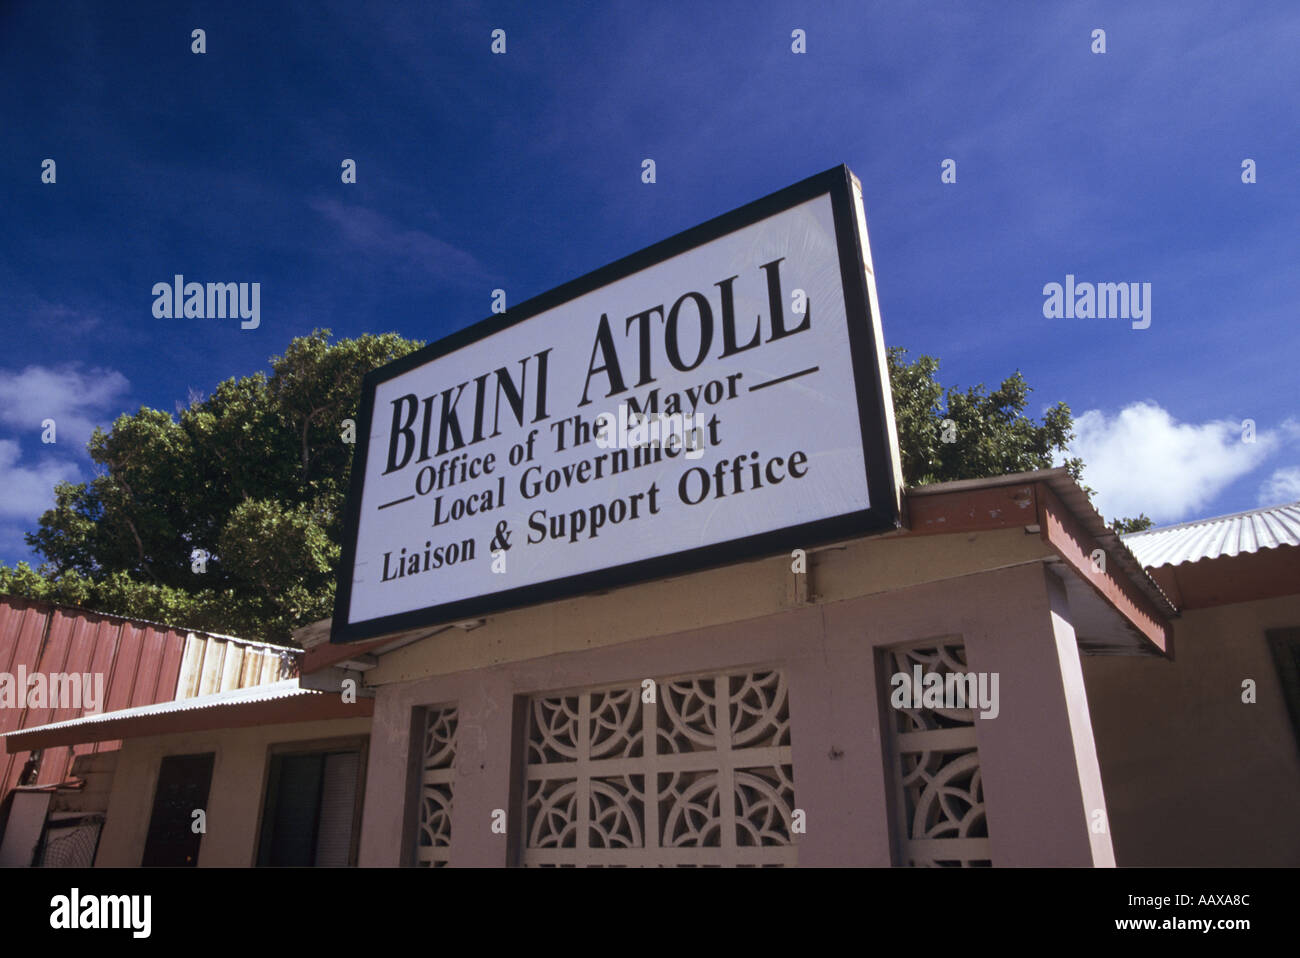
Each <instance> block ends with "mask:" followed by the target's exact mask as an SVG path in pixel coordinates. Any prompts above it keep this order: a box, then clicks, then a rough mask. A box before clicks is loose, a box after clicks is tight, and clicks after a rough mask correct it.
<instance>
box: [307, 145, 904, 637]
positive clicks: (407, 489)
mask: <svg viewBox="0 0 1300 958" xmlns="http://www.w3.org/2000/svg"><path fill="white" fill-rule="evenodd" d="M875 302H876V297H875V286H874V279H873V277H872V272H871V260H870V253H869V247H868V245H867V238H866V226H865V219H864V216H863V211H862V197H861V190H860V187H859V185H858V182H857V180H856V178H855V177H853V175H852V174H851V173H850V172H849V171H848V169H847V168H846V167H843V166H841V167H837V168H835V169H833V170H829V171H827V172H825V173H822V174H820V175H818V176H814V177H811V178H810V179H807V180H804V181H803V182H801V183H798V184H796V185H794V186H791V187H789V188H788V189H785V190H782V191H780V192H779V193H775V194H773V195H771V196H768V197H766V198H765V199H762V200H759V201H757V202H755V203H751V204H749V205H748V206H744V207H742V208H740V209H738V210H735V211H733V212H731V213H728V214H726V215H724V216H721V217H718V218H717V219H714V220H711V221H709V222H707V223H705V224H703V225H701V226H698V227H695V228H694V229H691V230H688V231H686V232H685V233H682V234H680V235H678V236H675V237H673V238H672V239H668V240H665V241H664V242H662V243H658V244H656V245H655V246H652V247H650V248H649V249H646V250H643V251H641V252H640V253H636V254H634V255H632V256H629V257H627V258H626V259H622V260H619V261H618V262H616V263H613V264H611V265H610V266H606V267H605V268H603V269H600V270H597V271H596V272H594V273H591V274H590V275H588V276H585V277H583V278H581V279H578V280H575V281H573V282H571V283H569V284H567V285H565V286H562V287H560V288H559V289H556V290H553V291H552V292H550V293H546V294H544V295H542V296H539V297H537V298H535V299H532V300H529V301H528V302H525V303H522V304H521V305H519V306H517V307H516V308H514V309H512V310H509V311H508V312H506V313H503V314H501V315H498V316H494V317H492V318H491V319H487V320H484V321H483V322H481V323H478V324H477V325H474V326H471V327H470V328H468V329H465V330H463V331H461V332H459V333H456V334H455V335H453V336H450V337H448V338H446V339H444V340H442V341H440V342H437V343H434V344H432V345H430V346H428V347H425V348H424V349H422V350H420V351H418V352H416V353H413V354H411V355H409V356H406V357H403V358H402V359H400V360H398V361H396V362H394V363H391V364H389V365H388V366H385V367H383V368H381V369H378V370H375V371H374V372H372V373H371V374H370V375H369V376H368V377H367V378H366V380H365V382H364V385H363V388H362V403H361V427H360V441H359V442H358V445H357V450H356V457H355V461H354V464H353V471H352V483H351V488H350V491H349V496H348V507H347V516H346V538H345V541H344V553H343V563H342V567H341V573H340V580H339V587H338V592H337V598H336V607H335V614H334V620H333V630H332V640H333V641H335V642H346V641H352V640H356V639H360V638H367V637H371V636H376V635H382V634H386V633H390V632H395V631H399V630H403V629H408V628H413V627H417V626H421V625H426V624H433V623H445V622H451V621H455V620H457V619H464V618H469V617H473V616H478V615H481V614H484V613H487V612H493V611H498V610H502V609H507V608H514V607H518V606H523V605H527V604H530V603H535V602H539V601H544V600H550V599H555V598H562V597H566V596H573V595H578V594H580V593H583V592H587V591H590V590H596V589H604V588H608V587H610V586H615V585H620V584H625V583H631V582H636V581H642V580H647V579H652V578H657V577H660V576H664V575H676V574H681V573H683V572H688V571H692V570H696V569H702V568H705V567H709V566H716V565H720V564H724V563H728V562H734V561H737V560H741V559H746V558H754V557H759V556H764V555H775V554H779V553H789V552H790V551H791V550H794V549H799V548H808V547H810V546H813V545H816V544H818V543H822V542H827V541H830V540H835V539H845V538H850V537H852V536H855V535H861V534H864V533H869V532H873V531H881V530H886V529H892V528H894V527H895V526H896V525H897V523H898V509H899V490H900V485H901V482H900V477H899V467H898V455H897V442H896V439H895V438H894V426H893V407H892V402H891V399H890V393H889V384H888V378H887V373H886V370H885V364H884V356H883V341H882V338H881V333H880V325H879V319H878V316H877V310H876V307H875Z"/></svg>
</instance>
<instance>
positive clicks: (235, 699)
mask: <svg viewBox="0 0 1300 958" xmlns="http://www.w3.org/2000/svg"><path fill="white" fill-rule="evenodd" d="M325 694H326V693H324V692H318V691H316V690H315V689H305V688H302V687H301V686H300V685H298V680H297V679H284V680H282V681H279V682H272V683H269V684H267V685H254V686H252V687H251V688H246V689H231V690H230V691H227V692H217V693H215V694H212V695H198V696H195V697H193V698H188V699H176V700H175V701H174V702H155V703H154V704H152V705H140V706H137V707H135V708H129V709H118V710H117V711H116V712H99V713H96V714H93V715H83V716H82V717H81V718H75V719H71V720H69V721H67V722H52V723H50V724H49V725H42V726H39V727H32V728H24V729H15V730H14V731H13V732H10V733H6V734H12V735H22V734H24V733H27V732H34V731H37V728H39V730H40V731H43V732H44V731H50V730H52V729H61V728H80V727H84V726H87V725H95V724H98V723H101V722H115V721H118V720H120V719H130V718H142V717H144V716H148V715H170V714H174V713H176V712H194V711H198V710H199V709H215V708H222V707H224V706H232V705H247V704H248V703H250V702H270V701H273V700H275V699H288V698H294V697H295V696H299V695H325ZM0 737H3V736H0Z"/></svg>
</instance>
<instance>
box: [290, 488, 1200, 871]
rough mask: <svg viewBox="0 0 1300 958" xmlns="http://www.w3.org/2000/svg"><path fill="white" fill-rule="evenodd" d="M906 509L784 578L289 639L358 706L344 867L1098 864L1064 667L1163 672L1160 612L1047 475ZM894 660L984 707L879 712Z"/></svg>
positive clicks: (911, 499)
mask: <svg viewBox="0 0 1300 958" xmlns="http://www.w3.org/2000/svg"><path fill="white" fill-rule="evenodd" d="M905 504H906V508H905V514H906V516H907V521H906V524H905V527H904V528H903V529H900V530H898V531H897V532H896V533H891V534H886V535H881V536H873V537H863V538H856V539H849V540H846V541H843V542H838V543H834V544H831V545H828V546H825V547H823V548H818V549H814V550H809V552H808V554H807V566H806V571H803V572H796V571H792V559H791V557H790V556H789V555H786V556H777V557H772V558H767V559H762V560H758V561H753V562H748V563H743V564H739V565H734V566H729V567H724V568H719V569H713V570H710V571H705V572H697V573H694V574H691V575H686V576H681V577H667V578H664V579H661V580H658V581H654V582H648V583H642V584H637V585H632V586H628V587H624V588H620V589H617V590H613V591H608V592H604V593H600V594H593V595H588V596H582V597H578V598H573V599H567V600H563V601H557V602H550V603H542V604H540V605H537V606H534V607H530V608H526V609H520V610H515V611H510V612H505V613H503V614H500V615H494V616H488V617H486V618H484V619H481V620H474V621H467V622H460V623H448V624H446V625H444V626H441V627H437V628H434V629H427V628H424V629H418V630H412V631H410V632H404V633H397V634H393V635H389V636H383V637H381V638H378V639H374V640H370V641H367V642H364V643H359V644H354V645H331V644H329V643H328V642H326V641H325V638H326V636H327V635H328V628H327V626H328V623H320V624H318V625H317V626H315V627H312V628H309V629H306V630H303V632H301V633H299V635H298V638H299V639H300V640H302V642H303V644H304V645H305V646H307V651H306V654H305V656H304V660H303V676H302V682H303V683H304V684H307V685H312V686H314V687H330V686H332V685H334V684H336V683H338V682H341V681H343V680H346V679H352V680H354V681H357V682H359V683H361V684H363V685H364V686H366V687H367V688H370V689H372V690H373V691H374V694H375V713H374V728H373V735H372V745H371V753H370V769H369V775H368V783H367V791H366V801H365V811H364V816H363V820H362V840H361V858H360V861H361V864H363V865H402V864H418V865H444V864H453V865H474V866H503V865H511V864H523V865H577V864H607V865H640V864H661V865H663V864H693V865H724V864H725V865H796V864H797V865H805V866H807V865H812V866H816V865H876V866H884V865H891V864H894V865H940V864H951V865H964V866H978V865H990V864H992V865H1083V866H1093V865H1111V864H1113V863H1114V862H1115V859H1116V850H1115V844H1114V842H1113V841H1112V835H1111V833H1110V830H1109V829H1108V828H1106V827H1105V822H1106V818H1107V800H1106V793H1105V789H1104V787H1103V774H1102V765H1101V764H1100V763H1099V761H1098V752H1097V744H1096V741H1095V739H1094V734H1093V722H1094V719H1093V714H1092V712H1093V708H1092V702H1091V699H1090V697H1089V694H1088V688H1087V686H1086V684H1085V680H1084V674H1085V670H1084V666H1083V662H1084V661H1085V660H1088V659H1089V658H1090V657H1094V656H1105V657H1107V660H1108V661H1111V662H1114V663H1116V665H1117V666H1119V667H1123V666H1125V665H1129V666H1131V665H1132V664H1133V663H1135V662H1144V661H1147V660H1149V661H1151V662H1153V663H1156V664H1160V663H1167V661H1168V657H1169V655H1170V654H1171V651H1172V650H1171V645H1170V643H1171V639H1172V638H1173V637H1174V634H1175V632H1174V627H1173V622H1174V620H1175V618H1176V610H1175V607H1174V606H1173V604H1172V603H1171V602H1170V601H1169V599H1168V597H1167V596H1166V595H1165V593H1164V592H1163V590H1162V589H1161V588H1160V587H1159V586H1158V584H1157V583H1156V582H1155V581H1153V580H1152V579H1151V577H1150V576H1148V575H1147V573H1146V572H1145V571H1144V570H1143V569H1142V567H1141V565H1140V564H1139V563H1138V561H1137V560H1136V559H1135V558H1134V557H1133V555H1132V554H1131V552H1130V551H1129V550H1128V549H1127V548H1126V547H1125V546H1124V545H1123V543H1122V542H1121V541H1120V540H1119V538H1118V537H1117V536H1115V535H1114V534H1113V533H1111V532H1110V531H1109V530H1108V529H1107V528H1106V526H1105V524H1104V523H1103V522H1102V520H1101V518H1100V516H1098V515H1097V513H1096V511H1095V510H1093V508H1092V507H1091V505H1090V504H1089V503H1088V502H1087V499H1086V497H1085V496H1084V494H1083V493H1082V491H1081V490H1080V489H1079V487H1078V486H1077V485H1076V484H1075V483H1074V482H1073V480H1071V479H1070V478H1069V477H1068V476H1067V475H1066V474H1065V472H1064V470H1049V471H1044V472H1037V473H1027V474H1022V475H1014V476H1001V477H997V478H993V479H988V480H980V481H971V482H958V483H947V484H942V485H935V486H928V487H921V488H916V489H912V490H909V492H908V494H907V495H906V497H905ZM917 666H919V667H921V668H922V670H923V671H924V672H925V673H937V674H940V675H945V676H946V675H949V674H956V673H962V674H967V673H974V674H976V675H977V676H979V675H983V676H990V677H991V676H996V677H997V679H996V684H995V685H993V690H994V693H995V694H994V702H992V703H989V707H988V708H986V709H985V710H984V716H983V717H981V714H980V711H979V710H978V709H973V708H964V709H947V708H927V707H921V708H912V707H905V708H894V707H892V706H891V702H890V700H891V696H892V695H893V694H894V691H895V689H896V687H897V686H896V685H894V684H893V683H891V679H892V678H893V677H894V676H895V675H897V674H899V673H904V674H910V673H911V672H912V670H913V669H914V668H915V667H917ZM1099 822H1100V823H1101V824H1100V827H1099V826H1098V823H1099Z"/></svg>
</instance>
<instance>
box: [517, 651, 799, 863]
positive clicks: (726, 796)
mask: <svg viewBox="0 0 1300 958" xmlns="http://www.w3.org/2000/svg"><path fill="white" fill-rule="evenodd" d="M653 691H654V695H653V698H654V701H651V702H647V701H644V699H645V698H649V697H651V696H650V694H649V691H645V692H644V694H643V683H642V682H640V681H638V682H634V683H629V684H624V685H620V686H617V687H614V688H601V689H588V690H584V691H580V692H573V693H568V694H546V695H538V696H534V697H533V698H531V699H530V701H529V703H528V710H527V712H528V717H527V722H528V728H527V750H526V757H525V768H524V786H523V788H524V796H523V815H522V819H523V824H524V831H523V840H522V842H523V848H522V850H521V854H520V860H521V863H522V864H524V865H545V866H586V865H596V866H672V865H683V866H729V865H748V866H763V865H767V866H779V865H793V864H795V850H796V849H795V845H794V844H793V840H792V829H791V824H792V815H793V813H794V809H795V804H794V772H793V767H792V765H791V760H790V712H789V705H788V701H787V695H786V685H785V678H784V676H783V675H782V674H781V673H780V672H776V671H760V672H743V673H735V674H732V673H720V674H708V675H696V676H691V677H687V678H679V679H671V680H664V681H661V682H656V683H655V684H654V689H653Z"/></svg>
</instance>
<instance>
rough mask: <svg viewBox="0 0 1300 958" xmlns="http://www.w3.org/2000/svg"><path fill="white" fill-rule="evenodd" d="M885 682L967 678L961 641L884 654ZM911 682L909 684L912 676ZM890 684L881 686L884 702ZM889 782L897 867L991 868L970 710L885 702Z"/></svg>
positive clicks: (972, 714)
mask: <svg viewBox="0 0 1300 958" xmlns="http://www.w3.org/2000/svg"><path fill="white" fill-rule="evenodd" d="M887 661H888V665H889V668H887V669H886V672H887V673H890V674H887V675H886V679H887V680H888V679H889V678H890V677H891V675H896V674H898V673H904V674H906V675H908V676H909V677H910V676H914V675H915V671H914V668H915V666H917V665H919V666H920V667H921V671H922V674H923V675H929V674H931V673H937V674H939V675H942V676H944V677H945V681H946V677H947V676H948V675H949V674H950V673H967V672H968V670H967V668H966V648H965V646H964V645H963V644H962V643H961V642H943V643H933V642H931V643H929V644H927V645H925V646H917V647H913V648H904V649H891V650H890V651H889V652H888V653H887ZM909 681H910V679H909ZM893 690H894V687H893V686H891V687H890V688H888V689H886V691H885V693H884V694H885V695H886V702H887V703H888V697H889V696H890V694H891V693H892V692H893ZM887 711H888V712H889V713H891V714H890V722H889V724H888V726H887V727H888V728H889V729H890V731H891V733H892V735H891V739H892V749H891V751H892V762H893V767H892V769H891V771H892V776H891V777H892V778H893V786H894V795H895V808H896V816H897V823H896V828H897V831H898V839H899V848H900V852H901V856H902V863H903V864H904V865H909V866H920V867H930V868H934V867H948V868H971V867H976V866H989V865H991V864H992V849H991V846H990V845H989V833H988V826H987V824H986V822H985V818H984V790H983V784H982V781H981V778H980V759H979V749H978V748H977V747H976V744H975V714H976V713H975V709H973V708H895V707H893V705H892V704H887Z"/></svg>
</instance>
